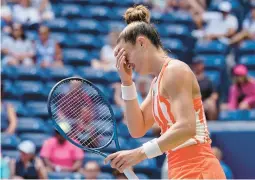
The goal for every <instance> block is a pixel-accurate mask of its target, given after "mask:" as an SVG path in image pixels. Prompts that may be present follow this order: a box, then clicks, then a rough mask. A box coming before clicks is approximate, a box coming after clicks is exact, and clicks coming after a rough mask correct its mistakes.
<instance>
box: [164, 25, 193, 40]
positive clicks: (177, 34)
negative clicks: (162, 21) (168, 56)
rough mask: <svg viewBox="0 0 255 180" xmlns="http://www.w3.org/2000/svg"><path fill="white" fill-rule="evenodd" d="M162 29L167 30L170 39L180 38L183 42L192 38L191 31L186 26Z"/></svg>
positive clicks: (169, 26) (170, 26)
mask: <svg viewBox="0 0 255 180" xmlns="http://www.w3.org/2000/svg"><path fill="white" fill-rule="evenodd" d="M160 29H165V30H166V33H167V36H168V37H173V38H180V39H181V40H184V39H185V38H186V37H189V36H190V30H189V29H188V27H187V26H185V25H180V24H179V25H178V24H172V25H168V26H165V25H162V26H161V28H160Z"/></svg>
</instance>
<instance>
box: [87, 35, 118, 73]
mask: <svg viewBox="0 0 255 180" xmlns="http://www.w3.org/2000/svg"><path fill="white" fill-rule="evenodd" d="M118 37H119V31H112V32H110V34H109V35H108V43H109V44H106V45H104V47H103V48H102V49H101V52H100V60H97V59H93V60H92V64H91V65H92V67H93V68H95V69H102V70H104V71H116V58H115V56H114V52H113V51H114V48H115V46H116V45H117V39H118Z"/></svg>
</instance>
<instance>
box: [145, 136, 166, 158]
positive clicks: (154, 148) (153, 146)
mask: <svg viewBox="0 0 255 180" xmlns="http://www.w3.org/2000/svg"><path fill="white" fill-rule="evenodd" d="M143 150H144V153H145V154H146V156H147V158H149V159H151V158H154V157H157V156H160V155H162V154H163V153H162V151H161V150H160V148H159V145H158V143H157V138H155V139H152V140H151V141H149V142H147V143H144V144H143Z"/></svg>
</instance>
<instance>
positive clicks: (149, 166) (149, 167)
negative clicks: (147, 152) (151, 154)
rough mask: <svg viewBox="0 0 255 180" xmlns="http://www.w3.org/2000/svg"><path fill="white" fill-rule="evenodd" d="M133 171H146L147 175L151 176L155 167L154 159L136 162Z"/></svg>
mask: <svg viewBox="0 0 255 180" xmlns="http://www.w3.org/2000/svg"><path fill="white" fill-rule="evenodd" d="M134 169H135V172H137V173H146V174H147V175H150V176H152V174H153V171H154V170H155V169H157V166H156V159H146V160H144V161H142V162H140V163H139V164H137V165H136V166H135V167H134Z"/></svg>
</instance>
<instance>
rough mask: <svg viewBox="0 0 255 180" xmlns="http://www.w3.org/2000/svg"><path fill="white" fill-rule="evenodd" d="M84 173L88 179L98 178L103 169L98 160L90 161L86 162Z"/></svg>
mask: <svg viewBox="0 0 255 180" xmlns="http://www.w3.org/2000/svg"><path fill="white" fill-rule="evenodd" d="M82 173H83V174H84V176H85V178H86V179H97V177H98V175H99V174H100V173H101V169H100V166H99V164H98V163H97V162H96V161H89V162H87V163H86V164H85V166H84V169H83V170H82Z"/></svg>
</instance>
